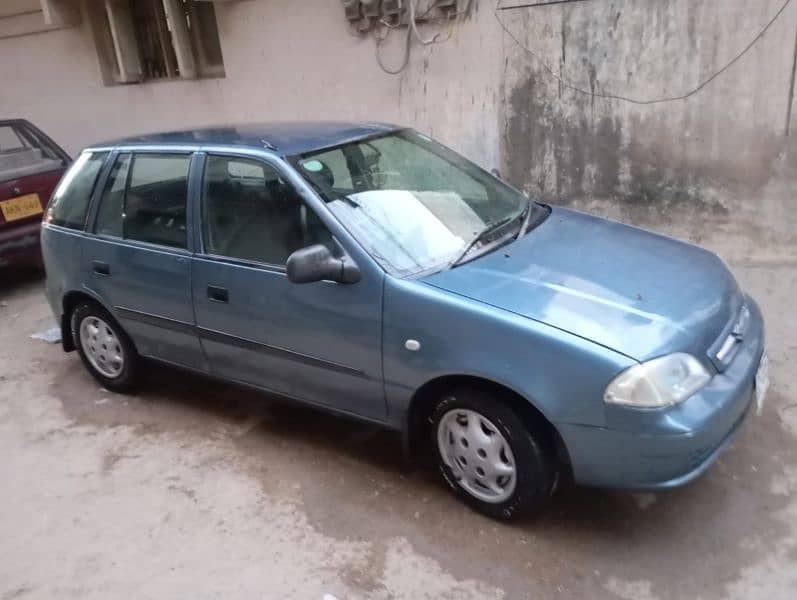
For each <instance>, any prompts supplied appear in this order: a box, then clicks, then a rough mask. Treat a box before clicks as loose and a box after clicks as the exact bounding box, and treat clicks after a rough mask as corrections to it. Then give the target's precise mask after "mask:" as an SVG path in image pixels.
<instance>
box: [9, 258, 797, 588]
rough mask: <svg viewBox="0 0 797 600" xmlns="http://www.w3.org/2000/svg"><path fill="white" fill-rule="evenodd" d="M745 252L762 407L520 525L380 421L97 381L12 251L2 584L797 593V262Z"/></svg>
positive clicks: (150, 381)
mask: <svg viewBox="0 0 797 600" xmlns="http://www.w3.org/2000/svg"><path fill="white" fill-rule="evenodd" d="M733 268H734V271H735V272H736V274H737V276H738V277H739V279H740V281H741V282H742V283H743V284H744V286H745V287H746V288H747V289H748V290H749V291H750V292H752V293H753V294H754V295H755V297H756V298H758V299H759V301H760V303H761V305H762V307H763V309H764V313H765V315H766V317H767V319H768V332H769V346H770V356H771V359H772V363H773V365H772V366H773V372H772V388H771V392H770V395H769V397H768V399H767V402H766V405H765V407H764V410H763V413H762V414H761V415H760V416H755V415H754V416H752V418H750V419H749V421H748V422H747V423H746V425H745V427H744V428H743V430H742V432H741V434H740V435H739V437H738V438H737V439H736V442H735V443H734V445H733V446H732V447H731V448H730V449H729V450H728V451H727V452H726V453H725V454H724V455H723V456H722V458H721V460H720V461H719V462H718V463H717V464H716V465H715V466H714V467H713V468H712V469H711V470H710V471H709V472H708V473H707V475H706V476H705V477H703V478H702V479H700V480H699V481H697V482H695V483H694V484H692V485H689V486H687V487H686V488H683V489H680V490H676V491H672V492H668V493H662V494H656V495H653V494H629V493H618V492H607V491H600V490H589V489H580V488H576V487H572V486H566V487H565V488H564V489H561V490H560V491H559V492H558V493H557V495H556V497H555V499H554V502H553V504H552V506H551V507H550V508H549V510H547V512H545V513H544V514H541V515H539V516H537V517H535V518H531V519H528V520H525V521H522V522H519V523H514V524H508V525H507V524H501V523H496V522H493V521H490V520H488V519H486V518H483V517H481V516H479V515H478V514H475V513H473V512H471V511H470V510H469V509H468V508H466V507H465V506H463V505H461V504H460V503H459V502H458V501H456V500H455V499H454V497H453V496H452V495H451V494H449V493H448V492H447V491H446V490H445V489H444V488H443V487H442V485H441V484H440V483H439V482H438V481H437V480H436V477H435V475H434V474H433V473H430V472H425V471H423V470H420V469H418V468H415V467H412V466H409V465H407V464H405V463H404V462H403V460H402V458H401V452H400V446H399V440H398V438H397V437H396V436H395V435H393V434H390V433H386V432H383V431H380V430H378V429H375V428H373V427H369V426H363V425H360V424H355V423H350V422H348V421H344V420H341V419H335V418H331V417H328V416H325V415H323V414H320V413H316V412H313V411H310V410H307V409H300V408H296V407H292V406H287V405H284V404H280V403H277V402H275V401H274V400H273V399H270V398H267V397H263V396H259V395H257V394H254V393H252V392H248V391H242V390H240V389H236V388H234V387H231V386H226V385H223V384H218V383H211V382H208V381H206V380H203V379H199V378H196V377H193V376H188V375H185V374H181V373H178V372H175V371H172V370H169V369H165V368H153V369H152V370H150V371H149V374H148V377H147V381H146V384H145V385H144V387H143V389H142V391H141V392H139V393H138V394H137V395H136V396H119V395H114V394H110V393H108V392H105V391H104V390H102V389H100V388H99V387H98V385H97V384H96V383H95V382H94V380H93V379H91V378H90V377H89V375H88V374H87V373H86V372H85V371H84V369H83V367H82V365H81V364H80V362H79V359H78V357H77V355H76V354H64V353H63V352H62V351H61V348H60V346H58V345H50V344H46V343H44V342H41V341H37V340H33V339H31V338H30V337H29V335H30V334H31V333H34V332H36V331H39V330H42V329H45V328H47V327H49V326H51V324H52V317H51V315H50V312H49V309H48V307H47V305H46V303H45V301H44V298H43V296H42V282H41V280H40V278H39V277H38V276H37V275H35V274H31V273H26V272H8V271H5V272H3V273H2V275H1V276H0V482H1V483H0V598H1V599H3V600H10V599H12V598H14V599H16V598H25V599H27V598H48V599H49V598H59V599H63V598H81V599H83V598H98V599H99V598H101V599H103V600H107V599H108V598H132V597H135V598H158V599H163V598H192V599H198V598H224V599H229V598H247V599H251V598H269V599H270V598H301V599H304V598H307V599H317V600H321V599H322V598H324V596H325V594H330V595H333V596H335V597H337V598H339V599H340V600H348V599H353V598H377V599H383V598H385V599H386V598H408V599H419V598H533V599H545V598H554V597H556V598H590V599H593V598H625V599H632V598H633V599H640V600H651V599H665V598H667V599H669V598H702V599H706V600H709V599H715V598H745V599H756V598H766V599H767V600H776V599H779V598H784V599H786V598H789V599H793V598H795V597H797V595H796V594H797V497H796V496H795V493H796V492H797V437H795V436H797V390H796V389H795V388H794V386H793V385H792V378H793V377H794V376H795V373H796V372H797V361H796V359H795V352H794V351H795V349H797V341H795V340H797V319H795V318H794V310H795V308H794V297H795V293H797V268H795V266H794V265H789V264H777V263H771V264H762V263H756V264H752V263H751V264H735V265H733ZM633 458H634V457H633V456H629V460H633Z"/></svg>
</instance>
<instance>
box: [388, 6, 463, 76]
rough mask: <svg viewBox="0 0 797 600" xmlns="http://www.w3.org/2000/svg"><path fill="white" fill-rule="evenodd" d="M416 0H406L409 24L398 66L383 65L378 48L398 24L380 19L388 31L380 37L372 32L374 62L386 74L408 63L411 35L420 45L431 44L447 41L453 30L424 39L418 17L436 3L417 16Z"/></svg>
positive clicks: (395, 72)
mask: <svg viewBox="0 0 797 600" xmlns="http://www.w3.org/2000/svg"><path fill="white" fill-rule="evenodd" d="M416 2H417V0H408V2H407V4H408V7H409V8H408V12H409V24H408V26H407V36H406V39H405V43H404V54H403V58H402V60H401V64H400V65H399V66H398V67H396V68H391V67H388V66H387V65H385V63H384V61H383V59H382V54H381V52H380V48H381V47H382V45H383V44H384V43H385V41H386V40H387V38H388V36H389V35H390V31H391V30H393V29H398V28H399V27H400V25H394V24H391V23H388V22H386V21H384V20H381V21H379V23H380V24H381V25H383V26H385V27H386V28H387V30H388V31H387V33H386V34H385V35H384V36H382V37H380V36H379V34H378V33H375V34H374V36H375V39H376V62H377V64H378V65H379V68H380V69H382V70H383V71H384V72H385V73H387V74H388V75H398V74H400V73H401V72H402V71H404V69H406V68H407V66H408V65H409V64H410V56H411V54H412V38H413V37H415V38H416V39H417V40H418V41H419V42H420V43H421V44H422V45H424V46H430V45H432V44H440V43H443V42H447V41H448V40H450V39H451V36H452V35H453V31H449V34H448V36H446V38H445V39H442V40H441V39H439V38H440V34H439V33H436V34H435V35H434V36H433V37H431V38H430V39H428V40H427V39H424V38H423V36H422V35H421V33H420V31H418V19H419V18H421V19H422V18H424V17H426V16H427V15H428V14H429V13H430V12H432V10H433V9H435V8H437V3H436V2H435V3H432V5H431V6H429V8H427V9H426V11H425V12H424V13H423V14H421V16H420V17H418V16H416V14H415V11H416V8H417V7H416ZM467 7H468V10H469V9H470V0H469V1H468V5H467ZM466 12H467V10H464V11H461V13H457V15H459V14H465V13H466ZM455 16H456V15H455Z"/></svg>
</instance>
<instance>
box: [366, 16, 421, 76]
mask: <svg viewBox="0 0 797 600" xmlns="http://www.w3.org/2000/svg"><path fill="white" fill-rule="evenodd" d="M390 31H391V29H388V31H387V34H385V36H384V37H382V38H380V37H379V35H378V34H375V35H376V64H378V65H379V68H380V69H382V70H383V71H384V72H385V73H387V74H388V75H398V74H399V73H401V72H402V71H404V69H406V68H407V65H409V64H410V55H411V53H412V29H410V28H409V27H408V28H407V35H406V36H405V38H406V40H405V42H404V58H403V59H402V61H401V65H400V66H399V67H397V68H395V69H392V68H390V67H388V66H387V65H385V63H384V62H383V61H382V53H381V52H380V51H379V49H380V48H381V47H382V44H384V43H385V40H387V38H388V36H389V35H390Z"/></svg>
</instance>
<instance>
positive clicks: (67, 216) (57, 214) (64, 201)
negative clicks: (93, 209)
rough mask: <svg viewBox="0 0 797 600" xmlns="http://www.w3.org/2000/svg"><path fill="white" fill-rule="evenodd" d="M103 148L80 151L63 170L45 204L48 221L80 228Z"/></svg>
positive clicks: (104, 155) (103, 153)
mask: <svg viewBox="0 0 797 600" xmlns="http://www.w3.org/2000/svg"><path fill="white" fill-rule="evenodd" d="M107 154H108V153H107V152H84V153H83V154H81V155H80V157H79V158H78V159H77V160H76V161H75V164H74V165H73V166H72V168H71V169H69V170H68V171H67V172H66V175H64V177H63V179H61V182H60V183H59V184H58V187H57V188H56V190H55V192H54V193H53V197H52V200H51V201H50V205H49V207H48V208H47V218H46V221H47V222H48V223H52V224H53V225H60V226H61V227H68V228H69V229H83V225H84V222H85V220H86V211H87V210H88V206H89V200H91V193H92V191H93V189H94V183H95V182H96V181H97V175H99V173H100V169H101V168H102V163H103V162H104V161H105V157H106V156H107Z"/></svg>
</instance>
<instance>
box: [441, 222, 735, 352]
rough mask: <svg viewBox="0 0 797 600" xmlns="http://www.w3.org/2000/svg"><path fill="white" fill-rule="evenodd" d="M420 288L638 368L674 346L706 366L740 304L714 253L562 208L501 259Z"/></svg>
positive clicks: (461, 269)
mask: <svg viewBox="0 0 797 600" xmlns="http://www.w3.org/2000/svg"><path fill="white" fill-rule="evenodd" d="M426 281H427V282H428V283H429V284H430V285H434V286H437V287H440V288H442V289H446V290H449V291H452V292H455V293H458V294H462V295H464V296H468V297H472V298H474V299H476V300H479V301H481V302H484V303H486V304H489V305H491V306H495V307H498V308H502V309H505V310H509V311H512V312H514V313H516V314H518V315H522V316H525V317H528V318H530V319H534V320H537V321H540V322H542V323H547V324H549V325H552V326H554V327H558V328H560V329H562V330H564V331H569V332H571V333H573V334H575V335H578V336H581V337H583V338H584V339H586V340H591V341H593V342H595V343H598V344H601V345H603V346H606V347H608V348H612V349H614V350H616V351H618V352H621V353H623V354H625V355H627V356H630V357H632V358H634V359H636V360H640V361H642V360H646V359H648V358H653V357H656V356H659V355H662V354H666V353H667V352H672V351H673V349H674V348H677V349H679V350H680V351H683V352H691V353H692V354H694V355H695V356H698V357H701V358H704V359H705V353H706V351H707V349H708V347H709V345H710V344H711V343H712V342H714V340H715V339H716V338H717V337H718V336H719V334H720V332H721V331H722V329H723V328H724V327H725V325H726V324H727V323H728V322H729V321H730V319H731V317H732V315H734V314H735V313H736V312H738V310H739V307H740V305H741V301H742V296H741V293H740V292H739V289H738V286H737V284H736V282H735V281H734V279H733V276H732V275H731V274H730V273H729V272H728V269H727V268H726V267H725V265H724V264H723V263H722V261H720V259H719V258H717V257H716V256H715V255H714V254H711V253H710V252H707V251H705V250H702V249H700V248H697V247H695V246H692V245H690V244H686V243H684V242H679V241H677V240H674V239H671V238H668V237H664V236H661V235H656V234H654V233H651V232H648V231H644V230H642V229H637V228H635V227H630V226H628V225H623V224H620V223H616V222H613V221H608V220H605V219H599V218H597V217H593V216H589V215H586V214H583V213H579V212H575V211H572V210H567V209H563V208H554V209H553V212H552V214H551V216H550V217H549V218H548V219H547V220H546V221H545V222H544V223H543V224H542V225H540V226H539V227H538V228H537V229H535V230H534V231H533V232H532V233H531V234H530V235H527V236H525V237H524V238H522V239H520V240H518V241H517V242H515V243H514V244H512V245H510V246H506V247H504V248H503V249H502V251H501V252H493V253H492V254H490V255H488V256H486V257H484V258H482V259H480V260H475V261H473V262H471V263H468V264H465V265H463V266H461V267H459V268H457V269H451V270H448V271H443V272H441V273H438V274H437V275H433V276H431V277H428V278H427V279H426Z"/></svg>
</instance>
